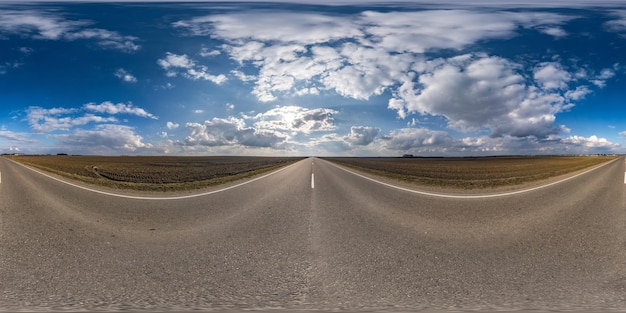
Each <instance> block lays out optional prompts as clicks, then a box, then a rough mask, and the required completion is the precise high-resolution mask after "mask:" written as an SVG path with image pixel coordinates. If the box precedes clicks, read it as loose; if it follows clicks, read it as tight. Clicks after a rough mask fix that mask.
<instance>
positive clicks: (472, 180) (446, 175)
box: [326, 156, 615, 190]
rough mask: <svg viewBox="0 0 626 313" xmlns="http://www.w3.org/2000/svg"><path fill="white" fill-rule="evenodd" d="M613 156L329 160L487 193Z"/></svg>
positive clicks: (427, 183)
mask: <svg viewBox="0 0 626 313" xmlns="http://www.w3.org/2000/svg"><path fill="white" fill-rule="evenodd" d="M614 158H615V157H610V156H535V157H484V158H326V159H327V160H330V161H333V162H337V163H340V164H343V165H346V166H349V167H352V168H356V169H359V170H364V171H366V172H370V173H373V174H377V175H383V176H387V177H391V178H394V179H400V180H403V181H407V182H410V183H415V184H418V185H422V186H430V187H438V188H444V189H463V190H472V189H486V188H500V187H505V186H517V185H521V184H526V183H531V182H537V181H540V180H544V179H548V178H551V177H556V176H560V175H564V174H568V173H571V172H575V171H578V170H581V169H584V168H587V167H591V166H594V165H598V164H600V163H603V162H607V161H610V160H612V159H614Z"/></svg>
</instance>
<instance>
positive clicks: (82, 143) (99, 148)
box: [55, 124, 152, 154]
mask: <svg viewBox="0 0 626 313" xmlns="http://www.w3.org/2000/svg"><path fill="white" fill-rule="evenodd" d="M55 137H56V138H57V139H58V140H59V141H60V142H61V143H62V144H63V145H65V146H67V147H70V148H71V149H75V150H81V151H85V150H86V151H90V152H97V153H102V154H110V153H120V152H122V153H123V152H124V151H126V152H134V151H136V150H137V149H139V148H150V147H152V145H150V144H146V143H144V142H143V138H142V137H141V136H140V135H138V134H136V133H135V130H134V128H132V127H129V126H125V125H114V124H101V125H96V127H95V128H94V129H92V130H83V129H77V130H75V131H73V132H72V133H70V134H62V135H56V136H55Z"/></svg>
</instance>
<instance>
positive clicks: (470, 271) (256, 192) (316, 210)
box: [0, 158, 626, 311]
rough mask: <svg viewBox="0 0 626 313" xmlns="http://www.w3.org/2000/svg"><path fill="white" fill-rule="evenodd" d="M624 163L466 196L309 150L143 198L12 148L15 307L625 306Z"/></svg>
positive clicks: (9, 303) (1, 238)
mask: <svg viewBox="0 0 626 313" xmlns="http://www.w3.org/2000/svg"><path fill="white" fill-rule="evenodd" d="M625 167H626V166H625V163H624V158H619V159H617V160H615V161H613V162H611V163H608V164H606V165H604V166H602V167H600V168H598V169H596V170H593V171H590V172H587V173H585V174H583V175H580V176H577V177H575V178H573V179H570V180H568V181H565V182H562V183H558V184H555V185H552V186H549V187H545V188H540V189H537V190H533V191H528V192H524V193H519V194H511V195H506V196H498V197H491V198H467V199H464V198H445V197H439V196H435V195H423V194H417V193H413V192H409V191H406V190H399V189H396V188H392V187H389V186H385V185H381V184H379V183H377V182H374V181H371V180H367V179H365V178H363V177H360V176H357V175H354V174H352V173H350V172H348V171H345V170H343V169H340V168H339V167H336V166H335V165H332V164H331V163H329V162H327V161H324V160H321V159H313V158H310V159H305V160H303V161H300V162H298V163H296V164H294V165H292V166H289V167H286V168H283V169H282V170H280V171H278V172H274V173H272V174H271V175H268V176H265V177H263V178H260V179H256V180H254V181H249V182H248V183H246V184H243V185H240V186H236V187H234V188H230V189H227V190H223V191H219V192H214V193H211V194H205V195H201V196H195V197H188V198H177V199H133V198H128V197H127V198H123V197H117V196H113V195H108V194H100V193H96V192H92V191H88V190H84V189H80V188H76V187H74V186H71V185H68V184H64V183H61V182H59V181H57V180H54V179H51V178H49V177H46V176H43V175H41V174H39V173H37V172H35V171H33V170H30V169H27V168H25V167H23V166H21V165H18V164H16V163H13V162H12V161H10V160H7V159H5V158H0V310H15V309H22V310H41V309H45V310H133V309H151V310H191V309H206V310H221V309H226V310H243V309H265V310H269V309H271V310H279V311H281V310H345V311H359V310H367V311H372V310H383V311H384V310H391V311H394V310H397V311H416V310H423V309H429V310H431V309H441V310H475V309H483V310H498V309H506V310H510V309H515V310H520V309H527V310H530V309H533V310H534V309H541V310H551V309H558V310H569V309H596V310H607V309H622V310H626V232H625V231H626V198H625V196H626V192H625V191H626V184H625V182H626V180H625V170H626V168H625ZM217 189H219V188H217Z"/></svg>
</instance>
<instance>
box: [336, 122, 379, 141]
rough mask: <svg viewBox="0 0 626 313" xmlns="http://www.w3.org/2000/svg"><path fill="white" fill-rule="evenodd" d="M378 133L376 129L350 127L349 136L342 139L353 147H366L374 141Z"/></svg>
mask: <svg viewBox="0 0 626 313" xmlns="http://www.w3.org/2000/svg"><path fill="white" fill-rule="evenodd" d="M379 132H380V128H378V127H370V126H352V127H350V134H349V135H347V136H345V137H344V138H343V139H344V140H345V141H346V142H348V143H350V144H351V145H353V146H367V145H369V144H370V143H372V142H373V141H374V138H376V136H377V135H378V133H379Z"/></svg>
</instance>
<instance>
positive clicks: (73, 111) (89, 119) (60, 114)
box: [26, 101, 156, 133]
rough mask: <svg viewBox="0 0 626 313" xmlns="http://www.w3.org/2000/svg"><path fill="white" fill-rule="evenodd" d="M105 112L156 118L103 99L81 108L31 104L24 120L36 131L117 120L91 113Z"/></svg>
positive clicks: (127, 105) (60, 129)
mask: <svg viewBox="0 0 626 313" xmlns="http://www.w3.org/2000/svg"><path fill="white" fill-rule="evenodd" d="M84 111H87V112H96V113H105V114H109V115H116V114H132V115H137V116H141V117H147V118H152V119H156V117H155V116H154V115H152V114H150V113H148V112H146V111H145V110H144V109H142V108H138V107H135V106H133V105H132V104H125V103H118V104H113V103H111V102H108V101H105V102H103V103H101V104H95V103H87V104H85V105H83V107H82V108H51V109H46V108H42V107H38V106H31V107H29V108H28V109H26V120H27V121H28V123H29V124H30V127H31V128H32V129H33V130H34V131H35V132H38V133H41V132H54V131H67V130H70V129H72V128H74V127H77V126H83V125H87V124H91V123H96V124H101V123H113V122H118V119H117V118H116V117H114V116H100V115H95V114H92V113H83V112H84Z"/></svg>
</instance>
